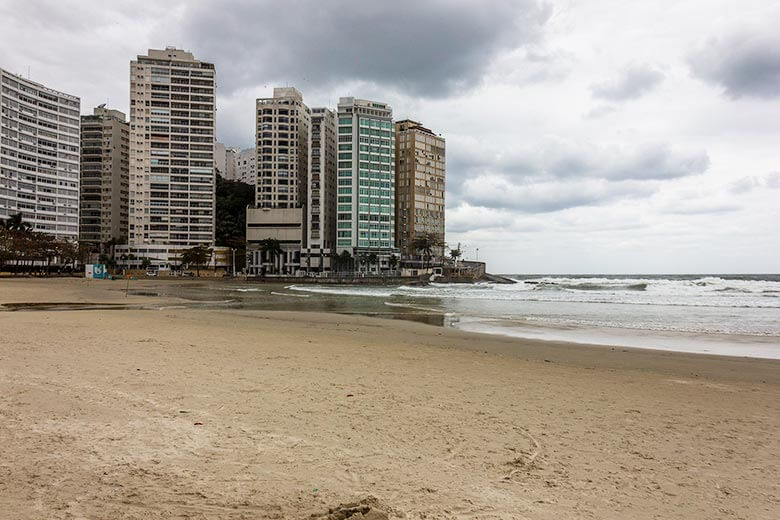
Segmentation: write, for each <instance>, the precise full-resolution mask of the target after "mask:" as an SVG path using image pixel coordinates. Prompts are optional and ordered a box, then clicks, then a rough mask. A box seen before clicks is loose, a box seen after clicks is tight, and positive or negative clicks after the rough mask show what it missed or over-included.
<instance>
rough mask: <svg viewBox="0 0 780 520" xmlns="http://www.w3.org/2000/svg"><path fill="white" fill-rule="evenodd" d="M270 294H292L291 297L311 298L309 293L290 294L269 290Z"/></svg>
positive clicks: (288, 294)
mask: <svg viewBox="0 0 780 520" xmlns="http://www.w3.org/2000/svg"><path fill="white" fill-rule="evenodd" d="M271 294H275V295H276V296H292V297H293V298H311V295H310V294H290V293H283V292H274V291H271Z"/></svg>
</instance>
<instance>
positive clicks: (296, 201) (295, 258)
mask: <svg viewBox="0 0 780 520" xmlns="http://www.w3.org/2000/svg"><path fill="white" fill-rule="evenodd" d="M256 116H257V121H256V122H257V127H256V128H257V133H256V144H257V161H256V165H255V167H256V171H257V184H256V185H255V208H248V209H247V218H246V222H247V237H246V239H247V256H248V259H249V261H248V264H249V265H248V267H249V270H250V272H251V273H253V274H260V273H265V272H276V273H285V274H293V273H295V272H297V271H298V270H299V269H300V267H301V263H300V256H301V248H302V247H305V246H306V234H305V230H306V210H305V207H304V206H305V203H306V194H307V184H308V171H309V146H310V143H309V141H310V139H311V111H310V110H309V107H307V106H306V105H305V104H304V103H303V95H301V93H300V92H299V91H298V90H297V89H295V88H293V87H285V88H275V89H274V95H273V97H271V98H260V99H258V100H257V102H256ZM267 239H274V240H278V241H279V242H280V245H281V248H282V250H283V253H282V255H273V254H270V253H268V252H264V251H263V250H262V248H261V244H262V242H263V240H267Z"/></svg>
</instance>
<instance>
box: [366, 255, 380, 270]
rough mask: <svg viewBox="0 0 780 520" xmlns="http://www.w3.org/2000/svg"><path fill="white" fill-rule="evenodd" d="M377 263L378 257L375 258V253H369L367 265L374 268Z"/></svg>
mask: <svg viewBox="0 0 780 520" xmlns="http://www.w3.org/2000/svg"><path fill="white" fill-rule="evenodd" d="M378 262H379V256H377V254H376V253H371V254H370V255H368V265H369V267H370V266H375V265H376V264H377V263H378Z"/></svg>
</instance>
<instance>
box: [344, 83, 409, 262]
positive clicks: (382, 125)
mask: <svg viewBox="0 0 780 520" xmlns="http://www.w3.org/2000/svg"><path fill="white" fill-rule="evenodd" d="M337 168H338V173H337V179H338V190H337V214H336V228H337V229H336V233H337V236H336V251H337V252H338V253H339V254H342V253H343V252H344V251H346V252H348V253H349V254H350V255H351V256H352V258H353V259H354V260H355V267H356V268H359V269H363V270H368V271H374V272H375V271H379V270H383V269H388V268H389V259H390V256H391V255H397V253H398V250H397V249H396V247H395V130H394V128H393V110H392V108H390V107H389V106H388V105H387V104H385V103H379V102H376V101H368V100H364V99H355V98H352V97H343V98H341V99H340V100H339V105H338V162H337ZM374 256H375V257H376V261H375V262H366V261H365V259H366V258H367V257H372V258H373V257H374Z"/></svg>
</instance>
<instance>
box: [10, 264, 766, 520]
mask: <svg viewBox="0 0 780 520" xmlns="http://www.w3.org/2000/svg"><path fill="white" fill-rule="evenodd" d="M155 283H158V282H152V281H150V282H148V283H147V282H143V283H139V284H138V286H137V287H136V290H143V291H146V292H149V293H153V292H154V291H153V286H154V284H155ZM13 302H15V303H22V302H28V303H29V302H39V303H40V302H43V303H78V304H91V305H98V304H125V303H126V304H130V305H138V306H139V307H143V308H131V309H124V310H116V311H111V312H108V311H106V310H68V311H62V310H54V309H48V310H36V311H29V312H27V311H17V312H0V511H3V512H4V513H3V514H8V515H10V516H9V518H20V519H33V518H35V519H38V518H63V519H64V518H128V519H129V518H139V519H140V518H144V519H145V518H203V519H216V518H219V519H222V518H225V519H238V518H307V517H308V516H309V515H310V514H322V513H324V512H327V510H328V507H331V506H335V505H337V504H339V503H341V502H347V501H353V500H359V499H361V498H364V497H367V496H374V497H376V498H377V500H378V501H379V502H381V504H383V505H384V506H383V507H384V509H385V510H387V511H389V512H390V513H389V516H390V517H391V518H393V517H402V515H405V517H406V518H428V519H430V518H529V519H553V518H556V519H557V518H616V519H617V518H621V519H623V518H665V519H666V518H680V519H682V518H686V519H689V518H696V519H699V518H701V519H713V518H724V519H725V518H750V519H775V518H778V512H779V511H780V455H779V454H780V440H778V438H779V437H780V436H778V435H777V432H778V431H779V430H780V362H777V361H772V360H753V359H746V358H729V357H716V356H707V355H692V354H676V353H671V352H662V351H649V350H640V349H626V348H620V347H588V346H583V345H572V344H565V343H557V342H541V341H528V340H520V339H513V338H504V337H497V336H484V335H479V334H473V333H466V332H461V331H457V330H453V329H444V328H438V327H433V326H428V325H424V324H420V323H412V322H404V321H398V320H382V319H376V318H369V317H362V316H344V315H337V314H326V313H302V312H274V311H249V310H205V309H180V308H175V307H177V306H178V304H181V303H183V302H182V301H181V300H177V299H171V298H160V297H151V296H140V295H133V294H130V295H129V296H128V297H127V298H125V296H124V292H122V291H120V287H119V285H118V284H117V283H116V282H115V283H105V282H95V281H92V282H90V281H86V280H79V279H61V280H0V303H13ZM159 309H163V310H159ZM0 516H2V515H0Z"/></svg>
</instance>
